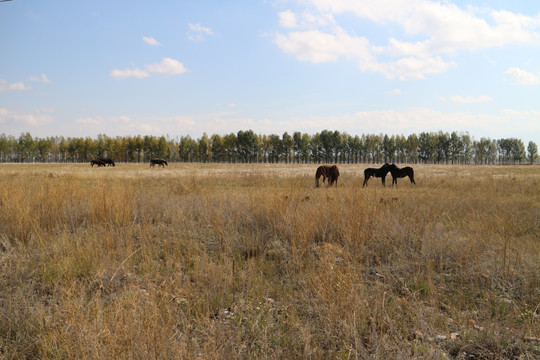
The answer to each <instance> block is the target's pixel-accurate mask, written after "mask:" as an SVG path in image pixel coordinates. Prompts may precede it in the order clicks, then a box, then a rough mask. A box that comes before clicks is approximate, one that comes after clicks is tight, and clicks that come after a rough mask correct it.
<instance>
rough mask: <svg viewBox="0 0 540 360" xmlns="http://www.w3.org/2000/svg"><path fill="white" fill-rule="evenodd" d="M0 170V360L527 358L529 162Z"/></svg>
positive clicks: (531, 253)
mask: <svg viewBox="0 0 540 360" xmlns="http://www.w3.org/2000/svg"><path fill="white" fill-rule="evenodd" d="M378 166H380V164H379V165H377V164H375V165H373V164H354V165H353V164H343V165H339V168H340V172H341V176H340V178H339V181H338V186H337V187H332V188H326V187H321V188H315V186H314V184H315V179H314V174H315V170H316V168H317V165H313V164H310V165H307V164H184V163H173V164H170V165H169V166H168V167H166V168H157V167H156V168H150V167H149V166H148V164H123V163H119V164H117V166H116V167H107V168H95V167H94V168H92V167H90V165H89V164H0V358H8V359H26V358H40V359H66V358H80V359H88V358H96V359H97V358H99V359H121V358H129V359H150V358H155V359H182V358H185V359H193V358H201V359H219V358H249V359H253V358H288V359H291V358H313V359H318V358H351V359H355V358H359V359H411V358H416V359H448V358H455V359H537V358H540V339H539V338H540V318H539V316H540V166H537V165H515V166H498V165H492V166H487V165H486V166H477V165H412V166H413V167H414V169H415V180H416V183H417V184H416V185H412V184H411V183H410V182H409V180H408V179H406V178H405V179H399V180H398V186H392V181H391V180H392V179H391V176H390V174H389V175H388V176H387V178H386V186H385V187H383V186H382V185H381V182H380V179H374V178H372V179H371V180H369V182H368V186H366V187H362V182H363V170H364V169H365V168H366V167H378Z"/></svg>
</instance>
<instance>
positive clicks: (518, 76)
mask: <svg viewBox="0 0 540 360" xmlns="http://www.w3.org/2000/svg"><path fill="white" fill-rule="evenodd" d="M505 74H506V75H509V76H510V78H511V80H512V81H513V82H514V83H516V84H518V85H538V84H540V76H538V75H535V74H533V73H530V72H528V71H526V70H523V69H520V68H517V67H513V68H509V69H508V70H506V72H505Z"/></svg>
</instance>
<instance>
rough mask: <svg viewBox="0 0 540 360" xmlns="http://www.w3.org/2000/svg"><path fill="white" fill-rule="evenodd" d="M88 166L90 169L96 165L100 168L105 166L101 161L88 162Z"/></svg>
mask: <svg viewBox="0 0 540 360" xmlns="http://www.w3.org/2000/svg"><path fill="white" fill-rule="evenodd" d="M90 165H91V166H92V167H94V165H97V166H98V167H100V166H105V162H103V161H101V160H92V161H90Z"/></svg>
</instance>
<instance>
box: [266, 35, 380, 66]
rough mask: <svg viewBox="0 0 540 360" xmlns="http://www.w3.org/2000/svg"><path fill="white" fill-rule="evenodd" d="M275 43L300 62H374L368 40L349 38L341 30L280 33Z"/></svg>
mask: <svg viewBox="0 0 540 360" xmlns="http://www.w3.org/2000/svg"><path fill="white" fill-rule="evenodd" d="M274 41H275V43H276V44H277V46H278V47H279V48H280V49H281V50H282V51H284V52H286V53H288V54H291V55H294V56H295V57H296V58H297V59H298V60H300V61H310V62H313V63H323V62H335V61H337V60H338V59H339V57H340V56H345V57H350V58H355V59H356V60H358V61H359V62H360V63H361V64H364V63H370V62H371V61H373V60H374V57H373V56H372V54H371V51H370V49H369V41H368V40H367V39H365V38H363V37H353V36H349V35H348V34H346V33H345V32H344V31H343V30H341V29H337V30H336V31H335V32H334V33H325V32H321V31H318V30H310V31H296V32H291V33H289V34H287V35H284V34H279V33H278V34H277V35H276V38H275V40H274Z"/></svg>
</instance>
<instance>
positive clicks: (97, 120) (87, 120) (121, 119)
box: [75, 115, 131, 126]
mask: <svg viewBox="0 0 540 360" xmlns="http://www.w3.org/2000/svg"><path fill="white" fill-rule="evenodd" d="M75 122H76V123H79V124H83V125H93V126H94V125H96V126H97V125H104V124H107V125H110V124H114V123H123V124H129V123H130V122H131V119H130V118H129V117H128V116H126V115H121V116H112V117H103V116H94V117H84V118H78V119H76V120H75Z"/></svg>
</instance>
